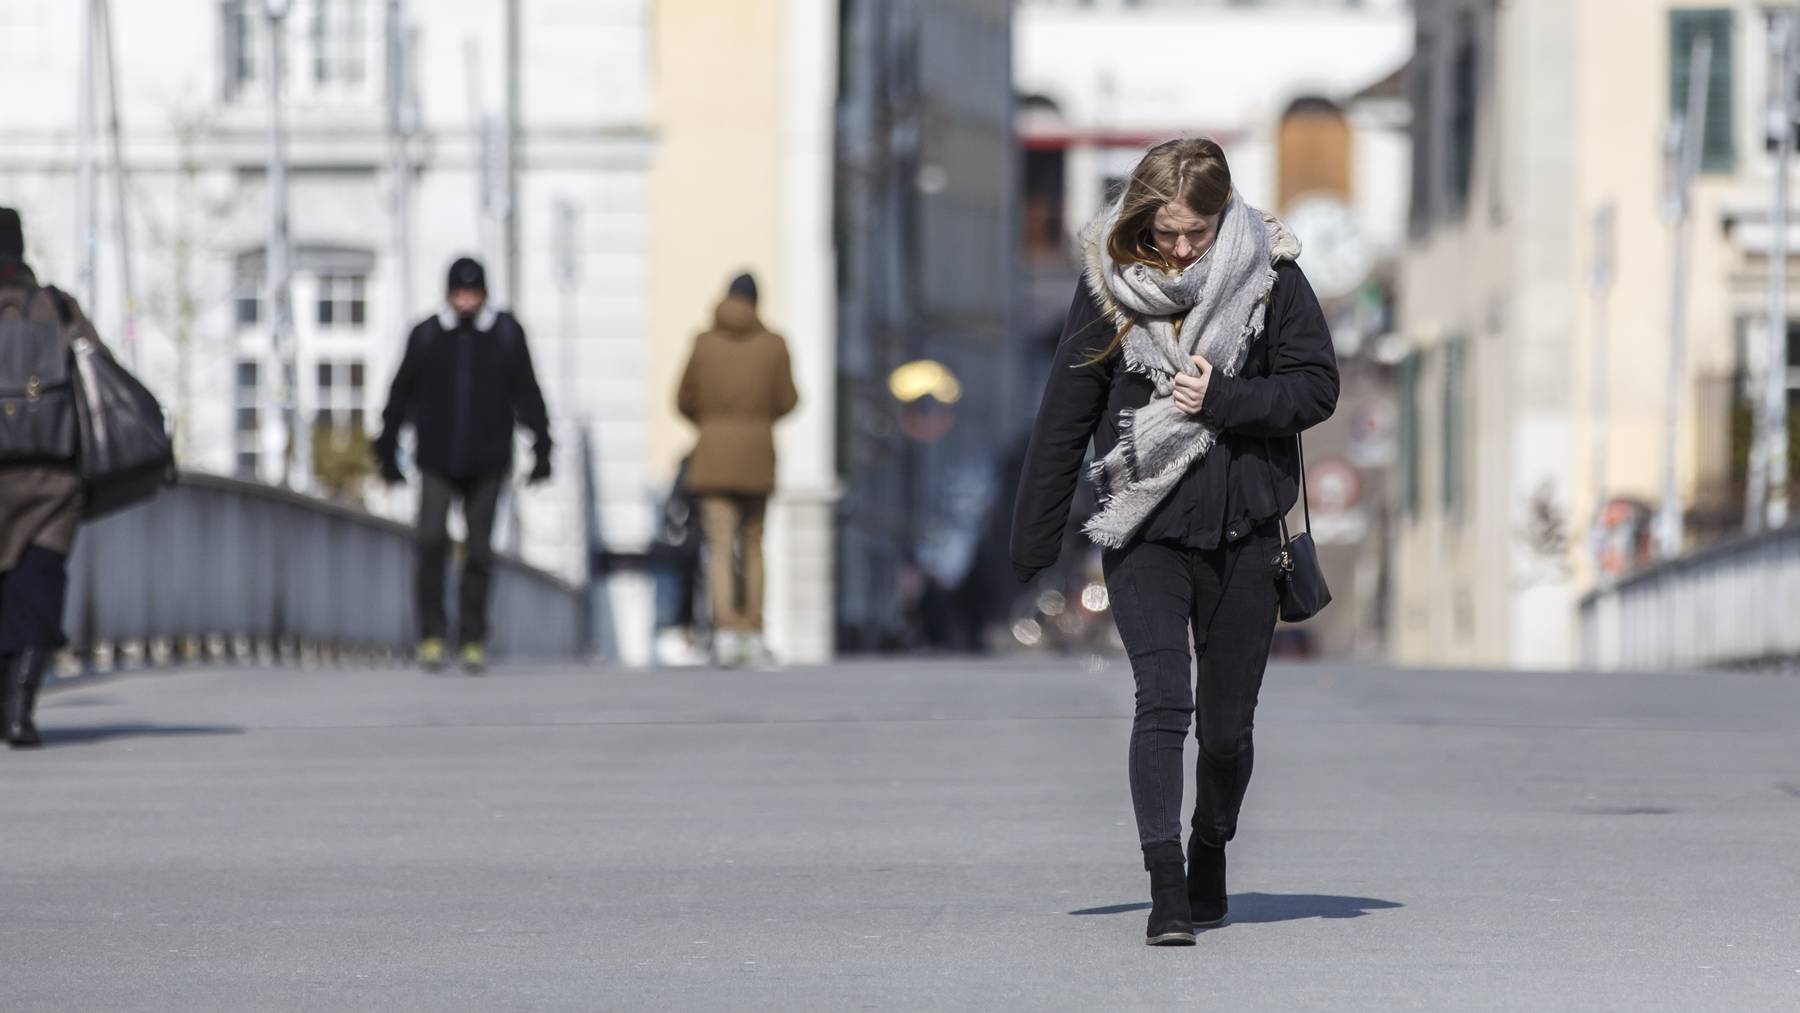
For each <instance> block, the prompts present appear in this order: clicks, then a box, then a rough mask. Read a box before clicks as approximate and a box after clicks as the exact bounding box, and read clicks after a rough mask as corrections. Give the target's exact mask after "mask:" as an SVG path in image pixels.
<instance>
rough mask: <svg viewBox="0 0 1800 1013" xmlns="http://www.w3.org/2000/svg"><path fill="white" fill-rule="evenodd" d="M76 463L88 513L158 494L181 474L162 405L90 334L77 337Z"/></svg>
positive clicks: (94, 514) (88, 515)
mask: <svg viewBox="0 0 1800 1013" xmlns="http://www.w3.org/2000/svg"><path fill="white" fill-rule="evenodd" d="M73 359H74V366H75V379H76V384H75V401H76V412H75V417H76V420H77V423H78V427H79V430H80V452H79V454H78V455H77V456H76V467H77V470H78V471H79V472H80V473H81V481H82V484H83V485H84V486H85V487H86V506H85V508H84V509H83V511H82V516H83V517H84V518H87V519H90V520H91V519H93V518H95V517H103V516H105V515H107V514H110V513H114V512H116V511H119V510H123V509H125V508H126V507H128V506H132V505H134V504H137V503H140V502H142V501H144V500H147V499H149V498H151V497H152V496H155V495H156V493H157V492H158V491H159V490H160V489H161V488H162V487H163V486H165V485H168V484H171V483H172V482H173V481H174V477H175V447H174V443H173V442H172V441H171V440H170V439H169V431H168V427H167V425H166V424H165V422H164V420H163V410H162V405H161V404H159V403H158V402H157V400H156V397H155V395H153V394H151V393H150V391H149V390H148V389H147V388H146V387H145V386H144V385H143V384H141V383H139V382H138V380H137V377H135V376H132V375H131V373H130V371H129V370H127V369H126V368H125V367H124V366H121V365H119V363H118V362H117V361H116V360H114V359H113V357H112V356H111V355H109V354H108V353H107V351H106V349H104V348H102V347H101V346H100V345H99V344H97V343H95V342H93V341H90V340H88V339H86V338H77V339H76V340H75V344H74V349H73Z"/></svg>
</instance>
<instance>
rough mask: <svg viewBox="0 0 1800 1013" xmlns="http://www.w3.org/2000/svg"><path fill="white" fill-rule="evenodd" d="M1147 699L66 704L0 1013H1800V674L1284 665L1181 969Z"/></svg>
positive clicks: (0, 784)
mask: <svg viewBox="0 0 1800 1013" xmlns="http://www.w3.org/2000/svg"><path fill="white" fill-rule="evenodd" d="M1130 701H1131V689H1130V677H1129V674H1128V672H1127V670H1126V669H1125V667H1124V666H1123V665H1122V664H1121V663H1120V662H1117V661H1114V662H1112V663H1110V664H1105V665H1100V664H1091V665H1090V664H1083V663H1080V662H1078V661H1070V660H1062V659H1051V658H1045V659H1033V660H1029V661H1016V660H1015V661H1002V662H971V661H961V660H943V659H916V660H909V661H894V662H879V663H851V664H845V665H841V666H836V667H832V668H829V669H799V670H790V671H786V672H779V673H756V672H736V673H723V672H713V671H681V672H632V673H621V672H609V671H600V670H574V669H569V668H546V667H517V668H501V669H499V670H497V671H495V672H494V673H493V674H491V675H489V676H487V677H485V678H480V679H474V678H467V677H461V676H435V677H434V676H428V675H424V674H420V673H416V672H412V671H407V670H398V669H385V670H382V669H378V670H342V671H337V670H333V671H296V670H272V669H262V670H229V669H202V670H190V671H178V672H169V673H157V674H144V675H134V676H128V677H123V678H118V679H114V680H111V681H107V682H103V683H97V684H92V685H86V686H75V687H69V688H64V689H61V690H59V691H57V692H55V693H54V694H52V695H51V696H50V697H49V698H48V699H47V700H46V702H45V704H44V706H43V709H42V713H41V719H42V720H41V723H42V724H43V725H44V727H45V731H46V734H47V736H48V737H49V740H50V744H51V748H48V749H45V750H43V751H41V752H38V753H31V754H26V753H0V827H3V828H4V830H3V832H0V1009H4V1010H8V1011H18V1010H39V1009H42V1010H115V1009H116V1010H184V1011H185V1010H234V1011H236V1010H382V1011H399V1010H537V1009H555V1010H633V1009H667V1010H740V1009H744V1010H858V1009H880V1010H921V1009H969V1010H976V1009H979V1010H998V1009H1009V1010H1010V1009H1032V1010H1042V1009H1068V1010H1135V1009H1146V1010H1148V1009H1168V1008H1176V1007H1181V1008H1205V1009H1221V1010H1234V1011H1249V1010H1271V1011H1275V1010H1282V1011H1285V1010H1431V1011H1439V1010H1558V1011H1561V1010H1595V1011H1600V1010H1607V1011H1611V1010H1633V1011H1637V1010H1734V1011H1736V1010H1770V1011H1793V1010H1800V680H1794V679H1782V678H1773V677H1752V676H1742V675H1726V674H1688V675H1606V676H1600V675H1582V674H1518V673H1477V672H1424V671H1394V670H1386V669H1379V668H1365V667H1356V666H1343V665H1327V666H1321V667H1277V668H1274V669H1272V670H1271V672H1270V674H1269V678H1268V682H1267V685H1266V687H1265V690H1264V694H1263V705H1262V710H1261V714H1260V720H1259V727H1258V739H1257V772H1256V779H1255V782H1254V783H1253V784H1252V786H1251V791H1250V800H1249V804H1248V806H1247V807H1246V810H1245V814H1244V820H1243V825H1242V828H1241V830H1240V833H1239V838H1238V840H1237V842H1235V843H1234V844H1233V845H1232V848H1231V851H1230V854H1231V861H1232V874H1231V888H1232V894H1233V896H1232V902H1231V903H1232V910H1233V920H1232V922H1231V923H1230V924H1228V925H1227V926H1226V927H1224V928H1222V929H1218V930H1215V931H1210V932H1207V933H1204V934H1203V935H1202V936H1201V939H1200V945H1199V946H1197V947H1194V948H1192V949H1150V948H1147V947H1145V946H1144V945H1143V944H1142V933H1143V919H1144V910H1143V908H1144V905H1143V901H1144V900H1145V899H1146V898H1147V883H1148V881H1147V877H1146V875H1145V873H1144V872H1143V871H1142V868H1141V865H1140V862H1139V859H1138V854H1137V847H1136V839H1135V834H1134V832H1133V827H1132V820H1131V807H1130V800H1129V797H1128V795H1127V788H1126V779H1125V766H1124V759H1125V744H1126V733H1127V728H1128V725H1129V711H1130ZM1189 748H1190V751H1191V750H1192V746H1191V744H1190V747H1189Z"/></svg>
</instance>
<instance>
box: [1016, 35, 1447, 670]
mask: <svg viewBox="0 0 1800 1013" xmlns="http://www.w3.org/2000/svg"><path fill="white" fill-rule="evenodd" d="M1412 41H1413V23H1412V15H1411V11H1410V4H1409V3H1407V2H1405V0H1267V2H1263V3H1238V2H1228V0H1185V2H1176V0H1164V2H1157V0H1136V2H1124V0H1114V2H1105V0H1091V2H1078V0H1025V2H1024V3H1023V4H1021V6H1020V8H1019V10H1018V13H1017V18H1016V27H1015V46H1016V49H1017V55H1016V67H1017V69H1016V73H1015V76H1014V79H1015V84H1016V87H1017V88H1018V91H1019V94H1020V110H1019V120H1018V122H1019V129H1018V134H1019V146H1020V149H1021V150H1020V154H1019V158H1020V160H1021V163H1022V180H1023V182H1022V186H1023V197H1022V201H1023V208H1022V216H1021V231H1020V243H1021V247H1022V257H1021V282H1020V285H1019V288H1018V297H1019V300H1020V308H1019V311H1018V312H1017V313H1016V314H1015V318H1016V321H1017V331H1018V334H1019V338H1018V340H1017V348H1018V349H1019V354H1020V356H1021V365H1020V367H1019V368H1020V370H1021V372H1022V373H1023V374H1024V375H1025V378H1026V379H1025V382H1023V383H1021V384H1019V385H1018V387H1017V388H1016V389H1015V391H1014V395H1015V397H1016V399H1017V400H1016V401H1015V402H1014V403H1013V404H1012V405H1011V407H1010V408H1009V411H1010V413H1011V414H1012V415H1013V416H1014V417H1019V418H1025V419H1029V418H1031V416H1032V414H1033V413H1034V412H1035V411H1036V408H1037V400H1038V396H1039V394H1040V392H1041V390H1042V385H1043V379H1044V376H1045V374H1046V372H1047V371H1048V369H1049V362H1050V355H1051V353H1052V352H1053V351H1054V348H1055V345H1056V341H1057V337H1058V335H1059V333H1060V331H1061V326H1062V320H1063V316H1064V314H1065V313H1066V312H1067V310H1068V306H1069V300H1070V296H1071V293H1072V291H1073V288H1074V286H1075V284H1076V277H1077V266H1076V265H1077V260H1076V254H1075V251H1076V244H1077V237H1078V235H1079V234H1080V232H1081V231H1082V230H1083V229H1084V228H1085V227H1086V226H1087V225H1088V223H1089V222H1090V221H1091V220H1092V219H1093V218H1094V217H1095V216H1096V215H1097V214H1098V213H1099V212H1100V211H1101V210H1102V208H1103V207H1104V205H1105V204H1106V203H1107V202H1108V200H1109V199H1110V198H1111V196H1113V195H1115V194H1116V193H1117V188H1118V187H1119V186H1120V185H1122V182H1123V180H1124V178H1125V176H1126V175H1127V174H1129V172H1130V170H1131V168H1132V166H1133V165H1134V164H1135V163H1136V161H1137V159H1138V157H1139V156H1141V155H1142V153H1143V151H1144V149H1145V148H1146V147H1148V146H1150V145H1152V144H1154V143H1157V142H1159V141H1162V140H1166V139H1169V138H1172V137H1180V136H1194V135H1204V136H1209V137H1212V138H1214V139H1216V140H1218V141H1219V142H1220V144H1221V145H1223V146H1224V148H1225V151H1226V155H1227V157H1228V158H1229V159H1230V161H1231V167H1232V176H1233V179H1234V181H1235V182H1236V184H1237V186H1238V187H1239V189H1240V190H1241V192H1242V194H1243V195H1244V198H1245V199H1246V200H1248V201H1249V202H1250V203H1252V204H1254V205H1257V206H1259V207H1264V208H1267V209H1269V210H1271V211H1273V212H1275V213H1277V214H1279V215H1281V216H1283V217H1284V218H1285V219H1286V220H1287V222H1288V224H1289V226H1290V227H1291V228H1293V229H1294V230H1295V232H1296V234H1297V235H1298V236H1299V237H1300V240H1301V243H1302V246H1303V247H1304V252H1303V254H1302V256H1301V260H1300V264H1301V266H1302V267H1303V268H1305V270H1306V272H1307V275H1308V277H1309V279H1310V280H1311V281H1312V282H1313V285H1314V287H1315V289H1316V290H1317V291H1318V293H1319V295H1320V297H1321V300H1322V302H1323V303H1324V304H1325V308H1326V311H1327V315H1328V317H1329V319H1330V320H1331V323H1332V328H1333V334H1334V337H1335V338H1336V340H1337V344H1338V355H1339V359H1340V365H1341V368H1342V370H1343V373H1344V389H1343V394H1342V396H1341V398H1340V405H1339V411H1338V414H1337V417H1336V418H1334V419H1333V421H1332V422H1331V423H1328V424H1327V425H1326V426H1322V427H1320V428H1319V429H1318V430H1316V431H1314V432H1312V433H1309V434H1308V437H1307V443H1306V446H1307V452H1308V461H1309V464H1310V465H1311V472H1310V476H1309V477H1310V478H1311V483H1310V484H1311V501H1312V504H1313V520H1314V525H1315V530H1314V534H1315V537H1316V538H1317V539H1318V540H1319V542H1320V544H1321V551H1322V556H1323V559H1324V562H1325V565H1326V568H1327V574H1328V578H1329V580H1330V582H1331V585H1332V588H1333V590H1334V593H1335V595H1336V599H1337V604H1336V605H1335V606H1334V607H1333V608H1332V609H1330V610H1328V611H1327V612H1326V613H1325V614H1324V615H1322V616H1320V617H1319V618H1318V619H1315V620H1313V621H1311V622H1309V623H1308V624H1307V625H1306V627H1304V629H1303V631H1302V632H1300V633H1299V634H1297V636H1298V637H1299V638H1301V642H1303V643H1304V645H1305V647H1306V649H1309V650H1311V651H1313V652H1315V653H1332V654H1344V653H1360V654H1364V655H1373V654H1378V653H1380V652H1381V651H1382V650H1383V635H1384V630H1385V625H1386V609H1385V606H1386V600H1385V594H1384V593H1383V591H1382V586H1383V582H1384V580H1385V575H1386V572H1387V543H1386V541H1385V538H1384V529H1385V517H1386V514H1387V512H1388V503H1387V495H1386V484H1387V483H1386V481H1385V475H1386V469H1387V467H1388V466H1389V464H1390V462H1391V460H1392V456H1393V450H1394V440H1393V418H1394V411H1393V406H1392V393H1391V389H1390V385H1389V382H1388V377H1389V374H1390V373H1391V368H1390V364H1389V362H1388V361H1387V358H1386V356H1387V355H1388V353H1389V352H1391V349H1392V341H1391V340H1389V338H1388V332H1389V328H1390V323H1389V306H1390V304H1391V301H1392V291H1393V283H1394V281H1395V275H1396V273H1397V272H1396V265H1397V263H1398V261H1399V258H1400V256H1401V255H1402V253H1403V252H1404V249H1405V241H1406V235H1407V233H1406V224H1407V198H1408V193H1409V184H1408V179H1409V176H1410V169H1411V138H1410V134H1409V131H1410V105H1411V96H1410V95H1409V94H1408V93H1407V90H1406V86H1405V82H1406V77H1405V74H1404V68H1405V66H1406V64H1407V61H1408V59H1409V57H1410V55H1411V51H1412Z"/></svg>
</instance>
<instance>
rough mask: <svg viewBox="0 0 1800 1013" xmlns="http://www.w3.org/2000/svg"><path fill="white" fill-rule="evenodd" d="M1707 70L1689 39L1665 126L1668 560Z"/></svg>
mask: <svg viewBox="0 0 1800 1013" xmlns="http://www.w3.org/2000/svg"><path fill="white" fill-rule="evenodd" d="M1711 72H1712V39H1711V38H1709V37H1707V36H1705V35H1701V36H1700V37H1698V38H1696V39H1695V40H1694V48H1693V56H1692V58H1690V59H1689V60H1688V79H1687V111H1686V114H1685V115H1683V116H1682V117H1681V118H1680V119H1679V120H1677V121H1676V122H1675V123H1674V124H1672V125H1671V126H1670V128H1669V136H1668V147H1667V150H1666V155H1667V157H1668V170H1669V171H1668V187H1669V192H1668V197H1667V202H1666V204H1665V206H1664V209H1665V212H1666V214H1667V216H1668V219H1669V225H1670V226H1671V230H1670V231H1671V238H1672V239H1673V244H1672V245H1673V247H1674V250H1673V254H1672V265H1671V267H1670V284H1669V360H1668V377H1667V386H1666V389H1665V394H1666V397H1665V398H1664V405H1665V408H1664V410H1665V411H1666V412H1667V415H1666V416H1665V418H1664V420H1663V423H1664V426H1663V488H1662V504H1661V507H1660V508H1659V509H1658V510H1657V513H1656V543H1657V549H1658V553H1659V555H1660V556H1661V557H1662V558H1664V559H1672V558H1674V557H1675V556H1678V555H1680V554H1681V540H1682V530H1681V529H1682V520H1681V496H1680V493H1679V492H1678V490H1677V486H1676V480H1675V471H1676V464H1677V462H1678V460H1679V458H1678V456H1677V454H1676V440H1677V439H1678V438H1679V437H1680V435H1681V401H1682V399H1681V388H1682V375H1681V374H1682V366H1683V363H1682V342H1683V333H1682V332H1683V328H1684V326H1685V324H1686V321H1685V319H1684V317H1685V316H1686V314H1687V275H1688V233H1689V229H1688V222H1689V210H1690V208H1689V205H1690V203H1691V191H1692V189H1693V185H1694V177H1695V176H1696V175H1698V174H1699V171H1700V150H1701V147H1702V145H1703V144H1704V142H1705V139H1706V99H1707V86H1708V79H1709V76H1710V74H1711Z"/></svg>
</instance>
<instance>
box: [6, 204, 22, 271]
mask: <svg viewBox="0 0 1800 1013" xmlns="http://www.w3.org/2000/svg"><path fill="white" fill-rule="evenodd" d="M24 259H25V227H24V226H23V225H21V224H19V213H18V212H17V211H14V210H13V209H12V208H0V260H24Z"/></svg>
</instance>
